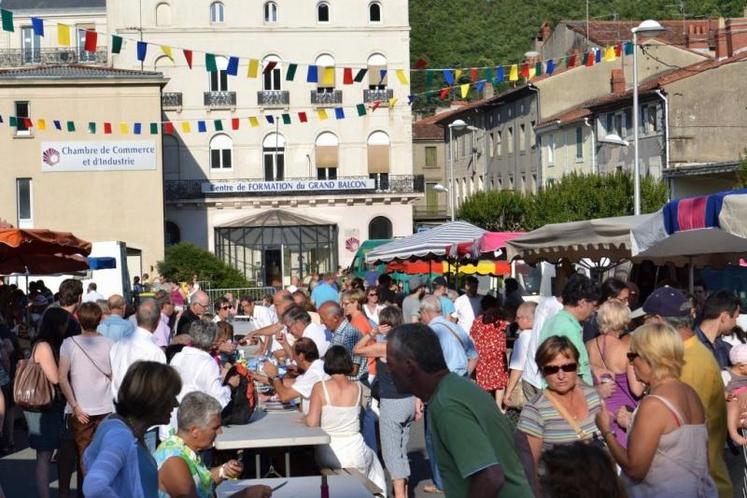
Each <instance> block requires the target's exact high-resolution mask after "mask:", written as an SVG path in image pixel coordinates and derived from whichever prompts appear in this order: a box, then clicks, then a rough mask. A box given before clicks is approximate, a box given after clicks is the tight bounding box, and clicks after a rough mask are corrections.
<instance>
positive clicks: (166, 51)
mask: <svg viewBox="0 0 747 498" xmlns="http://www.w3.org/2000/svg"><path fill="white" fill-rule="evenodd" d="M161 52H163V55H165V56H166V57H168V58H169V59H171V62H174V53H173V51H172V50H171V47H169V46H166V45H161Z"/></svg>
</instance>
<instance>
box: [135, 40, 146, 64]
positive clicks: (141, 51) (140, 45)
mask: <svg viewBox="0 0 747 498" xmlns="http://www.w3.org/2000/svg"><path fill="white" fill-rule="evenodd" d="M147 53H148V44H147V43H146V42H141V41H139V42H137V60H139V61H140V62H143V61H145V55H146V54H147Z"/></svg>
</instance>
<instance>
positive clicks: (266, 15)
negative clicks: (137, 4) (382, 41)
mask: <svg viewBox="0 0 747 498" xmlns="http://www.w3.org/2000/svg"><path fill="white" fill-rule="evenodd" d="M381 18H382V8H381V3H379V2H371V3H370V4H369V5H368V21H369V22H372V23H379V22H381ZM262 19H264V22H266V23H270V24H274V23H276V22H278V4H277V2H272V1H270V2H265V3H264V4H263V5H262ZM331 21H332V8H331V6H330V4H329V2H325V1H322V2H319V3H318V4H317V5H316V22H319V23H328V22H331ZM171 22H172V21H171V5H169V4H168V3H166V2H162V3H159V4H158V5H157V6H156V25H158V26H169V25H171ZM210 22H211V23H212V24H222V23H224V22H226V7H225V5H224V4H223V2H213V3H211V4H210Z"/></svg>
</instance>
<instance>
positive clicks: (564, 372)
mask: <svg viewBox="0 0 747 498" xmlns="http://www.w3.org/2000/svg"><path fill="white" fill-rule="evenodd" d="M462 283H463V293H461V294H458V293H457V292H455V291H454V290H453V289H452V288H450V286H449V285H448V282H447V280H446V279H445V278H443V277H437V278H435V279H433V280H432V281H430V282H428V281H426V280H424V279H422V278H421V277H420V276H414V277H412V278H410V279H409V280H408V282H407V285H406V288H407V292H405V293H402V292H400V289H399V288H398V286H397V285H395V283H394V282H393V281H392V279H391V277H390V276H389V275H386V274H384V275H379V276H377V278H376V279H371V278H367V279H366V280H363V279H356V278H342V279H341V278H339V276H338V275H336V274H328V275H324V276H323V277H321V278H319V279H318V280H317V279H315V280H314V281H313V282H311V283H310V284H309V285H307V286H304V285H303V284H302V283H301V282H300V281H299V279H297V278H295V279H294V281H293V282H292V283H291V286H289V288H286V289H279V290H277V291H276V292H275V293H274V294H272V295H271V296H267V297H266V298H262V299H255V298H254V297H252V296H249V295H247V296H233V295H231V294H227V295H224V296H219V297H214V299H212V300H211V299H210V297H209V295H208V294H207V293H206V292H204V291H203V290H201V289H200V288H199V284H198V283H197V280H196V278H195V279H194V282H193V283H192V284H190V285H189V286H187V288H188V291H189V292H187V293H186V294H185V292H184V289H183V288H182V287H183V286H180V285H176V284H173V283H170V282H168V281H163V282H160V283H159V285H158V286H157V288H148V289H146V288H145V287H142V286H141V288H140V289H138V295H137V300H136V302H128V300H126V299H125V298H124V297H123V296H120V295H111V296H108V297H105V296H103V295H101V294H99V293H98V290H97V288H96V287H95V284H94V285H90V284H89V286H88V289H87V292H86V293H85V294H84V292H83V287H82V285H81V283H80V281H78V280H72V279H71V280H66V281H64V282H62V284H61V285H60V288H59V292H58V293H57V294H56V295H52V294H51V292H49V290H48V289H47V288H46V287H45V286H44V283H43V282H41V281H40V282H35V283H33V286H30V287H29V292H28V293H23V292H22V291H20V290H19V289H16V288H14V287H13V286H0V314H1V315H2V326H0V341H2V342H0V360H1V361H0V385H2V388H3V389H2V393H3V395H4V406H2V405H0V408H3V412H2V414H3V415H4V416H5V423H4V424H2V425H0V427H2V436H3V437H2V445H3V446H4V448H5V451H10V450H12V447H13V444H14V441H13V424H14V420H15V418H16V417H15V416H14V415H13V414H14V413H15V414H16V415H17V414H18V413H19V410H18V409H15V410H14V409H13V397H12V393H11V390H12V389H11V386H12V383H13V377H14V374H15V368H16V363H17V362H18V360H20V359H22V358H25V357H28V358H30V359H31V361H33V362H35V363H37V364H39V365H40V367H41V369H42V371H43V373H44V375H45V377H46V379H47V380H48V381H49V382H50V383H51V384H52V385H54V386H55V389H56V392H57V395H56V397H55V401H54V403H53V404H52V405H51V406H48V407H45V408H44V409H43V410H36V411H25V412H23V419H24V420H25V424H26V426H27V430H28V433H29V442H30V446H31V447H32V448H34V449H35V450H36V455H37V456H36V470H35V480H36V487H37V492H38V495H39V496H40V497H42V498H43V497H45V496H49V480H50V466H51V463H50V462H52V461H53V454H54V460H56V463H57V467H58V476H59V490H60V493H59V495H60V496H63V497H64V496H69V495H70V477H71V475H72V473H73V471H74V470H75V469H76V468H77V471H78V475H79V478H80V477H82V481H80V480H79V482H82V483H83V485H82V487H80V489H81V490H82V492H83V493H84V494H85V496H90V497H98V496H101V497H103V496H143V497H152V496H156V495H158V496H164V497H165V496H197V497H209V496H213V495H214V493H215V487H216V485H218V484H219V483H220V482H222V481H223V480H225V479H231V478H235V477H239V476H240V475H241V474H242V471H243V462H241V461H240V459H228V460H226V459H225V458H222V456H221V455H218V454H216V453H215V452H214V451H212V445H213V441H214V440H215V438H216V436H217V435H218V434H219V433H220V431H221V425H224V424H225V423H226V420H227V416H233V415H235V414H236V413H237V408H246V407H247V406H248V407H250V408H253V406H254V405H255V403H256V400H255V399H253V398H252V394H251V393H252V391H253V389H251V387H253V386H254V383H255V382H256V383H258V384H264V385H266V386H267V388H271V394H273V395H274V396H275V398H273V399H277V400H278V401H281V402H283V403H286V404H287V403H296V404H297V406H298V409H299V411H300V412H301V413H302V414H303V416H304V420H305V423H306V424H307V425H309V426H311V427H321V428H322V429H324V430H325V431H326V433H327V434H329V436H330V443H329V445H323V446H319V447H317V448H315V449H316V453H315V462H314V465H315V466H316V468H318V469H324V468H332V469H339V468H356V469H358V470H359V471H360V472H361V473H362V474H363V475H365V476H366V477H367V478H368V479H369V480H370V481H371V482H373V483H374V484H375V485H376V486H378V487H379V488H380V489H382V490H383V492H384V494H385V495H389V494H391V495H393V496H394V497H395V498H404V497H407V496H410V492H411V490H410V489H409V479H410V475H411V469H410V463H411V462H410V461H409V458H408V453H407V445H408V441H409V438H410V431H411V429H412V426H413V424H414V423H415V422H416V421H418V420H420V419H421V418H422V419H424V431H425V444H426V451H427V453H428V460H429V464H430V468H431V476H432V484H430V485H428V486H426V488H425V491H427V492H430V493H445V494H446V496H449V497H452V496H453V497H468V496H470V497H471V496H511V497H524V496H526V497H530V496H535V497H540V496H542V497H547V498H561V497H570V496H580V497H585V496H588V497H593V496H610V497H626V496H629V497H667V496H672V497H674V496H678V497H688V496H693V497H715V496H719V497H721V498H726V497H730V496H731V495H732V492H733V486H732V483H731V481H730V478H729V473H728V471H727V468H726V465H725V462H724V456H723V455H724V449H725V448H731V451H737V448H739V447H740V446H743V445H745V443H747V440H746V439H745V438H744V436H743V435H742V432H741V429H742V425H743V424H744V423H745V418H747V409H746V408H745V406H746V405H747V344H744V337H743V334H742V333H741V330H739V328H738V327H737V324H736V322H737V317H738V316H739V314H740V301H739V298H738V297H737V296H736V295H735V294H733V293H731V292H728V291H718V292H714V293H712V294H710V295H707V293H706V292H703V293H702V294H699V295H694V296H688V295H687V294H686V293H685V292H683V291H681V290H679V289H677V288H675V287H673V286H664V287H660V288H658V289H656V290H654V291H653V292H652V293H651V294H650V295H649V296H647V298H646V299H645V301H644V302H643V304H642V305H639V303H638V293H639V291H638V288H637V287H636V286H635V284H633V283H626V282H623V281H621V280H618V279H616V278H610V279H607V280H605V281H604V282H603V283H602V284H601V285H598V284H597V283H595V282H594V281H592V280H591V279H590V278H588V277H586V276H585V275H583V274H572V275H570V276H568V277H567V278H563V277H562V276H559V277H558V278H557V279H556V282H555V287H556V288H557V292H556V293H555V295H554V296H550V297H545V298H542V299H541V300H540V302H539V303H535V302H531V301H528V300H527V301H525V300H524V297H523V296H522V293H521V289H520V288H519V286H518V283H517V282H516V281H515V280H513V279H510V278H509V279H505V280H504V282H503V287H502V289H500V291H499V292H496V291H495V290H493V292H488V293H486V294H484V295H482V294H480V293H479V282H478V280H477V279H476V278H475V277H466V278H464V280H463V282H462ZM138 285H142V284H140V282H138ZM701 287H703V286H702V285H701ZM176 294H179V296H180V298H177V299H176V302H175V296H176ZM179 299H181V300H179ZM177 303H178V304H177ZM134 304H136V306H135V307H134V309H131V308H132V306H131V305H134ZM237 317H238V318H237ZM239 318H240V319H241V320H243V321H245V322H249V324H250V331H249V333H248V334H247V335H246V336H244V337H243V338H240V337H238V336H236V335H235V334H234V330H233V324H234V323H236V322H235V321H236V320H237V319H239ZM245 347H250V348H251V350H252V351H253V355H254V356H255V357H256V358H261V359H262V361H261V362H259V364H258V365H257V368H256V369H254V370H253V371H248V370H247V369H246V368H245V367H246V365H247V363H246V361H245V358H244V353H245V349H244V348H245ZM0 401H2V400H0ZM245 405H246V406H245ZM239 411H240V412H241V413H244V414H246V415H247V419H246V420H245V422H248V421H249V419H248V415H250V412H251V410H248V411H247V410H243V411H242V410H239ZM234 423H235V422H234ZM221 461H222V462H223V463H222V464H218V465H213V464H214V463H218V462H221ZM386 474H388V476H389V481H387V476H386ZM388 482H390V483H391V487H389V485H388V484H387V483H388ZM270 495H271V490H270V489H269V488H267V487H265V486H254V487H251V488H248V489H246V490H244V491H242V492H241V494H240V495H237V496H247V497H259V496H270Z"/></svg>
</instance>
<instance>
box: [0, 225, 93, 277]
mask: <svg viewBox="0 0 747 498" xmlns="http://www.w3.org/2000/svg"><path fill="white" fill-rule="evenodd" d="M89 254H91V243H90V242H87V241H85V240H81V239H79V238H78V237H76V236H75V235H73V234H71V233H69V232H54V231H52V230H43V229H19V228H4V229H0V274H3V275H10V274H14V273H21V274H26V275H51V274H58V273H73V272H78V271H85V270H87V269H88V261H87V260H86V256H88V255H89Z"/></svg>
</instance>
